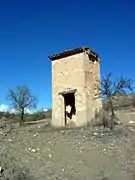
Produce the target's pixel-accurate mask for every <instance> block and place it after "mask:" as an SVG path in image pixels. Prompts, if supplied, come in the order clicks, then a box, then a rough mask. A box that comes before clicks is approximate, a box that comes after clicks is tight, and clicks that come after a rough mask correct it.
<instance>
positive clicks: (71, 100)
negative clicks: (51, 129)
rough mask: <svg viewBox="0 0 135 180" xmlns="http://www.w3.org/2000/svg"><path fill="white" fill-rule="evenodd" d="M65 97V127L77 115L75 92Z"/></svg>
mask: <svg viewBox="0 0 135 180" xmlns="http://www.w3.org/2000/svg"><path fill="white" fill-rule="evenodd" d="M63 97H64V104H65V105H64V106H65V125H67V124H68V123H69V122H70V121H71V120H72V118H73V116H74V115H76V106H75V92H72V93H71V92H70V93H67V94H64V95H63Z"/></svg>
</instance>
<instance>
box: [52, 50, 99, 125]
mask: <svg viewBox="0 0 135 180" xmlns="http://www.w3.org/2000/svg"><path fill="white" fill-rule="evenodd" d="M49 59H50V60H52V125H53V126H65V125H68V124H70V123H72V124H74V125H76V126H83V125H86V124H87V123H88V122H90V121H91V120H92V118H94V116H95V111H96V109H98V108H100V106H101V105H102V101H101V99H95V94H96V93H97V91H96V90H97V88H96V87H97V86H96V85H97V82H98V81H97V80H100V64H99V63H100V60H99V57H98V55H97V54H96V53H95V52H93V51H92V50H90V49H89V48H88V47H81V48H77V49H73V50H68V51H64V52H62V53H59V54H55V55H52V56H49ZM67 107H68V108H69V110H68V111H67Z"/></svg>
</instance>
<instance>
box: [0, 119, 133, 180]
mask: <svg viewBox="0 0 135 180" xmlns="http://www.w3.org/2000/svg"><path fill="white" fill-rule="evenodd" d="M0 136H4V134H3V135H2V134H1V135H0ZM134 139H135V125H134V124H132V125H128V126H125V125H118V126H116V127H115V129H114V131H112V132H110V130H109V129H104V128H103V127H86V128H79V129H55V130H54V129H52V128H51V127H50V126H45V123H40V122H39V123H35V124H31V125H30V124H27V125H24V126H23V127H19V128H18V129H17V130H12V132H10V133H9V134H8V135H7V136H6V137H5V138H4V139H1V142H0V156H1V157H2V158H1V160H0V163H1V166H4V172H5V177H6V176H7V177H9V179H13V178H12V176H13V174H14V172H11V170H10V168H11V169H13V168H14V169H15V168H16V167H19V168H20V169H21V168H24V170H23V171H25V172H24V173H25V174H26V175H27V174H29V177H27V178H26V177H25V176H23V178H18V179H20V180H21V179H29V180H30V179H33V180H34V179H37V180H119V179H123V180H135V140H134ZM3 154H4V155H3ZM5 154H7V156H5ZM9 156H10V157H9ZM7 158H11V159H10V160H7ZM4 161H8V162H7V164H6V165H5V164H4ZM12 164H13V165H12ZM9 166H10V168H9ZM14 171H15V170H14ZM5 177H4V176H2V177H0V178H1V179H4V178H5ZM14 179H15V178H14ZM16 180H17V178H16Z"/></svg>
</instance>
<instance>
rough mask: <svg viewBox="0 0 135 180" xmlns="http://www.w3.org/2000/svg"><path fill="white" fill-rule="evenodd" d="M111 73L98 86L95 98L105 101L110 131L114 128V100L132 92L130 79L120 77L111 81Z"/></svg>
mask: <svg viewBox="0 0 135 180" xmlns="http://www.w3.org/2000/svg"><path fill="white" fill-rule="evenodd" d="M111 75H112V73H109V74H108V75H107V76H106V77H104V78H103V79H102V80H101V81H100V82H99V84H98V93H97V94H96V98H99V97H102V98H103V99H105V100H106V101H107V104H108V106H109V110H111V127H110V128H111V129H113V128H114V118H115V110H114V104H113V101H114V100H118V99H119V97H120V96H123V95H127V93H128V92H129V91H133V82H132V80H131V79H128V78H123V77H122V76H121V77H120V78H119V79H118V80H117V81H112V80H111Z"/></svg>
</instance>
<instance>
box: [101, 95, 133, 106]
mask: <svg viewBox="0 0 135 180" xmlns="http://www.w3.org/2000/svg"><path fill="white" fill-rule="evenodd" d="M116 97H117V98H116V100H113V105H114V107H115V109H123V108H126V109H130V108H135V93H132V94H128V95H123V96H121V95H117V96H116ZM107 107H108V104H107V100H103V108H105V109H107Z"/></svg>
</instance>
